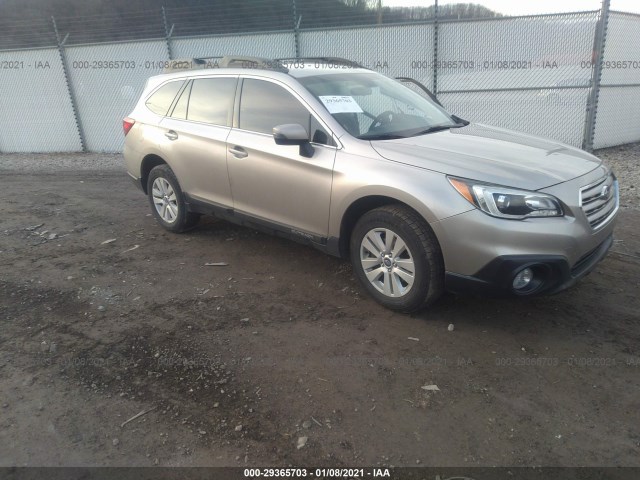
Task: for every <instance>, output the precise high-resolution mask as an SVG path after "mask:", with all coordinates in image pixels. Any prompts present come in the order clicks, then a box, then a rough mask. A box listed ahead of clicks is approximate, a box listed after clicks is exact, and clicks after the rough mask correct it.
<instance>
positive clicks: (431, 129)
mask: <svg viewBox="0 0 640 480" xmlns="http://www.w3.org/2000/svg"><path fill="white" fill-rule="evenodd" d="M467 125H468V123H454V124H453V125H435V126H433V127H429V128H427V129H426V130H422V131H420V132H418V133H414V134H413V135H411V136H412V137H415V136H417V135H426V134H427V133H433V132H439V131H441V130H449V129H450V128H460V127H466V126H467Z"/></svg>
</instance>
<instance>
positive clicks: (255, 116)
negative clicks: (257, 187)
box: [240, 78, 335, 145]
mask: <svg viewBox="0 0 640 480" xmlns="http://www.w3.org/2000/svg"><path fill="white" fill-rule="evenodd" d="M286 123H298V124H300V125H302V126H303V127H304V128H305V129H306V130H307V132H309V140H310V141H312V142H314V143H320V144H324V145H335V144H334V143H333V140H332V139H331V137H330V136H329V134H328V133H327V131H326V130H325V129H324V128H322V126H321V125H320V123H318V121H317V120H316V119H315V117H314V116H313V115H311V113H310V112H309V110H307V109H306V108H305V106H304V105H302V103H300V101H299V100H298V99H297V98H295V97H294V96H293V95H291V93H289V92H288V91H286V90H285V89H284V88H282V87H281V86H279V85H276V84H275V83H271V82H265V81H262V80H254V79H250V78H247V79H245V80H244V82H243V84H242V97H241V101H240V128H241V129H243V130H249V131H252V132H259V133H266V134H268V135H271V134H272V133H273V127H275V126H277V125H283V124H286Z"/></svg>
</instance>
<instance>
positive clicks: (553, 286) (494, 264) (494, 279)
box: [445, 235, 613, 296]
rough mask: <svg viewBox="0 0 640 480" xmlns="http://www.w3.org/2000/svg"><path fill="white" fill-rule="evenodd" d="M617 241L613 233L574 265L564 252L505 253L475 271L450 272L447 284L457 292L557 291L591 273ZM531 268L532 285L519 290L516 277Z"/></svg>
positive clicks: (446, 278)
mask: <svg viewBox="0 0 640 480" xmlns="http://www.w3.org/2000/svg"><path fill="white" fill-rule="evenodd" d="M612 244H613V235H609V236H608V237H607V238H606V239H605V240H604V241H603V242H602V243H600V244H599V245H598V246H597V247H596V248H595V249H593V250H592V251H590V252H589V253H587V254H586V255H584V256H583V257H582V258H580V259H579V260H578V261H577V262H576V263H575V264H574V265H573V267H571V266H570V265H569V262H568V261H567V258H566V257H564V256H561V255H504V256H501V257H497V258H495V259H494V260H492V261H491V262H489V263H488V264H487V265H486V266H485V267H483V268H482V269H481V270H480V271H478V273H476V274H475V275H459V274H456V273H451V272H447V273H446V276H445V288H446V289H447V291H450V292H453V293H464V294H467V293H473V294H482V295H497V296H504V295H517V296H530V295H540V294H553V293H557V292H560V291H562V290H565V289H567V288H569V287H571V286H572V285H574V284H575V283H576V282H577V281H578V280H580V279H581V278H582V277H584V276H586V275H588V274H589V273H590V272H591V271H592V270H593V269H594V268H595V267H596V265H597V264H598V263H599V262H600V261H601V260H602V259H603V258H604V257H605V256H606V255H607V252H608V251H609V249H610V248H611V245H612ZM527 267H528V268H531V269H532V270H533V272H534V277H533V278H534V281H533V282H532V285H531V287H530V288H527V289H524V290H522V291H515V290H514V289H513V287H512V284H513V279H514V277H515V276H516V274H517V273H518V272H520V271H521V270H522V269H524V268H527Z"/></svg>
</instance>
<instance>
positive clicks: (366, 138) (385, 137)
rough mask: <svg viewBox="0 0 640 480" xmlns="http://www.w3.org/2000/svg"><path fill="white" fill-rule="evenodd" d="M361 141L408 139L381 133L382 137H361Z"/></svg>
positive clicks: (402, 136) (403, 136)
mask: <svg viewBox="0 0 640 480" xmlns="http://www.w3.org/2000/svg"><path fill="white" fill-rule="evenodd" d="M357 138H359V139H360V140H397V139H399V138H407V137H406V136H405V135H398V134H393V133H381V134H380V135H360V136H359V137H357Z"/></svg>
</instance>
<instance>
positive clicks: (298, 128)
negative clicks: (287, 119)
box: [273, 123, 314, 158]
mask: <svg viewBox="0 0 640 480" xmlns="http://www.w3.org/2000/svg"><path fill="white" fill-rule="evenodd" d="M273 140H274V141H275V142H276V143H277V144H278V145H299V146H300V155H302V156H303V157H307V158H311V157H313V152H314V149H313V146H312V145H311V143H309V134H308V133H307V131H306V130H305V128H304V127H303V126H302V125H300V124H297V123H287V124H284V125H278V126H275V127H273Z"/></svg>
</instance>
